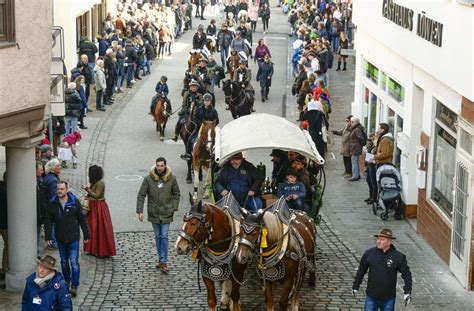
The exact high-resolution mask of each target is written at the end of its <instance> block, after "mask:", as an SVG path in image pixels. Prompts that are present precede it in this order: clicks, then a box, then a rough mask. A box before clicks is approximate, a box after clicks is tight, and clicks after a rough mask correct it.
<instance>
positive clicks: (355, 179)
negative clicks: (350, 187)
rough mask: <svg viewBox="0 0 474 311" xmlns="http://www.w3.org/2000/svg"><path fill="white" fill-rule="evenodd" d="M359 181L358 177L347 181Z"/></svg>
mask: <svg viewBox="0 0 474 311" xmlns="http://www.w3.org/2000/svg"><path fill="white" fill-rule="evenodd" d="M359 179H360V177H358V178H351V179H349V181H358V180H359Z"/></svg>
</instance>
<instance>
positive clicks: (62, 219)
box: [44, 192, 89, 243]
mask: <svg viewBox="0 0 474 311" xmlns="http://www.w3.org/2000/svg"><path fill="white" fill-rule="evenodd" d="M53 223H54V225H55V230H56V238H57V239H58V241H59V242H60V243H71V242H74V241H77V240H79V239H80V238H81V236H80V233H79V226H80V227H81V229H82V234H83V236H84V240H89V228H88V227H87V222H86V216H85V215H84V212H83V211H82V206H81V203H80V202H79V200H78V199H77V198H76V197H75V196H74V195H73V194H72V193H70V192H68V199H67V202H66V205H65V206H64V209H63V207H62V206H61V203H59V198H58V197H57V196H55V197H54V198H53V199H52V200H51V201H50V205H49V207H48V209H47V211H46V217H45V229H44V230H45V239H46V241H48V240H51V227H52V225H53Z"/></svg>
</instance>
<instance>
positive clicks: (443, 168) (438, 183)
mask: <svg viewBox="0 0 474 311" xmlns="http://www.w3.org/2000/svg"><path fill="white" fill-rule="evenodd" d="M454 159H456V138H454V137H453V136H452V135H451V134H450V133H449V132H448V131H446V130H445V129H444V128H442V127H441V126H439V125H436V136H435V154H434V161H435V162H434V174H433V191H432V199H433V200H434V201H435V202H437V203H438V205H439V206H440V207H441V208H442V209H443V210H444V211H445V212H446V213H447V214H448V215H449V216H451V212H452V210H453V178H454V170H455V163H454Z"/></svg>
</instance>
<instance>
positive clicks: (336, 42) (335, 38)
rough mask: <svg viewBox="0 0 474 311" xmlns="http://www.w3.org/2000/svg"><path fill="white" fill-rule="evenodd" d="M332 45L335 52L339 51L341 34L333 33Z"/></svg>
mask: <svg viewBox="0 0 474 311" xmlns="http://www.w3.org/2000/svg"><path fill="white" fill-rule="evenodd" d="M331 45H332V51H333V52H334V53H337V49H338V48H339V36H337V35H333V37H332V41H331Z"/></svg>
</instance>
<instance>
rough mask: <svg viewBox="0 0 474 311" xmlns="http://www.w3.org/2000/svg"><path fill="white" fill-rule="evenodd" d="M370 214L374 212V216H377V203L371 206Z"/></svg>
mask: <svg viewBox="0 0 474 311" xmlns="http://www.w3.org/2000/svg"><path fill="white" fill-rule="evenodd" d="M372 212H374V215H377V203H373V204H372Z"/></svg>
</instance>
